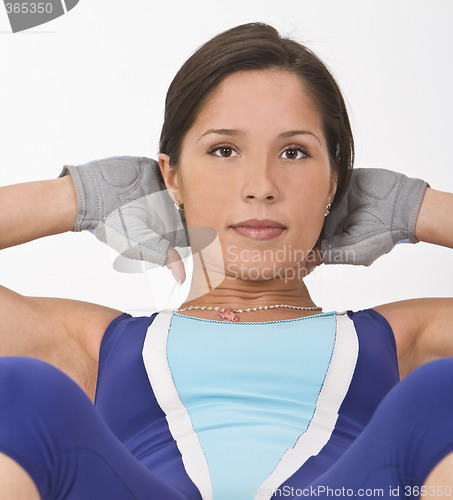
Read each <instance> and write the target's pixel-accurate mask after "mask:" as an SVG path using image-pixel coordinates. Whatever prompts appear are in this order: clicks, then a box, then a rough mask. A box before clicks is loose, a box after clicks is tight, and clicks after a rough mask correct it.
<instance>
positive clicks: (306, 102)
mask: <svg viewBox="0 0 453 500" xmlns="http://www.w3.org/2000/svg"><path fill="white" fill-rule="evenodd" d="M260 128H264V129H266V131H269V132H271V131H272V130H274V129H275V133H277V132H278V134H281V133H282V132H287V131H290V130H305V129H313V132H314V133H315V134H322V118H321V116H320V113H319V111H318V108H317V106H316V105H315V102H314V100H313V99H312V97H311V95H310V94H309V92H308V90H307V89H306V86H305V85H304V83H303V82H302V80H301V79H300V77H299V76H297V75H295V74H294V73H292V72H290V71H286V70H279V69H266V70H250V71H240V72H236V73H233V74H230V75H228V76H227V77H226V78H225V79H224V80H223V81H222V82H221V83H220V84H219V86H218V87H217V88H216V90H215V92H213V94H212V95H211V96H210V97H209V98H208V99H207V101H206V102H205V103H204V105H203V106H202V108H201V109H200V112H199V113H198V116H197V119H196V120H195V122H194V124H193V126H192V127H191V129H192V131H193V132H194V133H199V132H200V130H201V129H206V130H209V129H214V130H216V129H230V130H237V131H239V132H241V133H242V134H245V133H247V130H259V129H260ZM271 129H272V130H271ZM202 133H203V134H204V133H205V130H203V132H202Z"/></svg>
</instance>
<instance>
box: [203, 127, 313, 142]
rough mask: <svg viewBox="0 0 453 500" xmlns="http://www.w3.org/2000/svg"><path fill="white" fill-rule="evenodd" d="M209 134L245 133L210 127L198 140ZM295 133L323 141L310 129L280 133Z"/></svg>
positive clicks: (291, 134)
mask: <svg viewBox="0 0 453 500" xmlns="http://www.w3.org/2000/svg"><path fill="white" fill-rule="evenodd" d="M208 134H219V135H227V136H230V137H231V136H238V135H244V133H243V132H241V131H240V130H237V129H230V128H210V129H209V130H206V132H205V133H204V134H202V135H201V136H200V138H199V139H198V141H197V142H199V141H200V140H201V139H202V138H203V137H204V136H205V135H208ZM295 135H312V136H313V137H314V138H315V139H316V140H317V141H318V142H319V144H321V141H320V139H319V137H318V136H317V135H316V134H314V133H313V132H311V131H310V130H289V131H288V132H283V133H281V134H280V135H279V137H282V138H289V137H294V136H295Z"/></svg>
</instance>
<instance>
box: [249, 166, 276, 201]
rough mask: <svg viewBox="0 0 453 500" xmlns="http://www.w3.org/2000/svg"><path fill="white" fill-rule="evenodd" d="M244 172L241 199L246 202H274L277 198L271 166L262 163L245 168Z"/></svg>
mask: <svg viewBox="0 0 453 500" xmlns="http://www.w3.org/2000/svg"><path fill="white" fill-rule="evenodd" d="M246 170H247V172H244V174H245V178H244V181H243V182H244V185H243V189H242V198H243V199H244V200H246V201H252V200H256V201H265V202H267V203H269V202H275V201H276V200H277V198H278V188H277V185H276V179H275V171H273V170H272V166H271V165H270V164H268V163H267V162H264V161H263V162H259V163H258V164H257V163H255V164H254V165H253V166H252V167H250V168H248V167H246Z"/></svg>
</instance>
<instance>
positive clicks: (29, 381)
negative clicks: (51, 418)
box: [0, 356, 84, 422]
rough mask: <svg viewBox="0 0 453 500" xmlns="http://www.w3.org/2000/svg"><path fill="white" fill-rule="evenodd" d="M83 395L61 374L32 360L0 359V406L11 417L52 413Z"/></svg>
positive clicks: (50, 366)
mask: <svg viewBox="0 0 453 500" xmlns="http://www.w3.org/2000/svg"><path fill="white" fill-rule="evenodd" d="M80 394H82V395H84V393H83V391H82V390H81V389H80V388H79V387H78V386H77V384H76V383H75V382H74V381H72V380H71V379H70V378H69V377H68V376H67V375H65V374H64V373H63V372H62V371H60V370H58V369H57V368H55V367H54V366H52V365H50V364H48V363H45V362H44V361H40V360H38V359H34V358H27V357H22V356H7V357H3V358H0V406H1V407H2V408H3V411H2V420H3V422H4V419H5V418H6V416H7V415H6V414H5V412H7V414H9V415H10V416H11V417H15V416H20V415H26V416H27V418H30V417H32V416H33V415H37V414H39V413H42V412H44V413H46V412H49V411H52V410H53V409H55V408H56V407H58V406H59V405H62V404H63V405H65V403H66V402H68V401H71V400H73V399H74V398H80Z"/></svg>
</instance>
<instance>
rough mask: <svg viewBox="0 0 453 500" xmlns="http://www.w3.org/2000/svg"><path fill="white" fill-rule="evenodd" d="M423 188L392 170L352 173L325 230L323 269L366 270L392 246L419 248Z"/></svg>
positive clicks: (322, 238) (323, 237)
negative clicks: (338, 266) (356, 267)
mask: <svg viewBox="0 0 453 500" xmlns="http://www.w3.org/2000/svg"><path fill="white" fill-rule="evenodd" d="M428 186H429V184H428V183H427V182H425V181H423V180H421V179H413V178H410V177H406V176H405V175H403V174H400V173H398V172H393V171H391V170H385V169H378V168H360V169H354V170H353V172H352V177H351V182H350V185H349V187H348V190H347V192H346V193H345V195H344V197H343V198H342V200H341V201H340V203H339V204H338V205H337V206H335V207H334V209H332V211H331V212H330V214H329V215H328V216H327V218H326V221H325V224H324V228H323V233H322V237H321V250H322V255H323V259H324V263H326V264H355V265H364V266H369V265H370V264H372V263H373V262H374V261H375V260H376V259H377V258H378V257H380V256H381V255H384V254H385V253H388V252H390V250H391V249H392V248H393V247H394V246H395V245H396V244H397V243H406V242H407V243H418V241H419V240H418V239H417V238H416V237H415V225H416V222H417V216H418V213H419V210H420V206H421V204H422V200H423V195H424V193H425V190H426V188H427V187H428Z"/></svg>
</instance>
